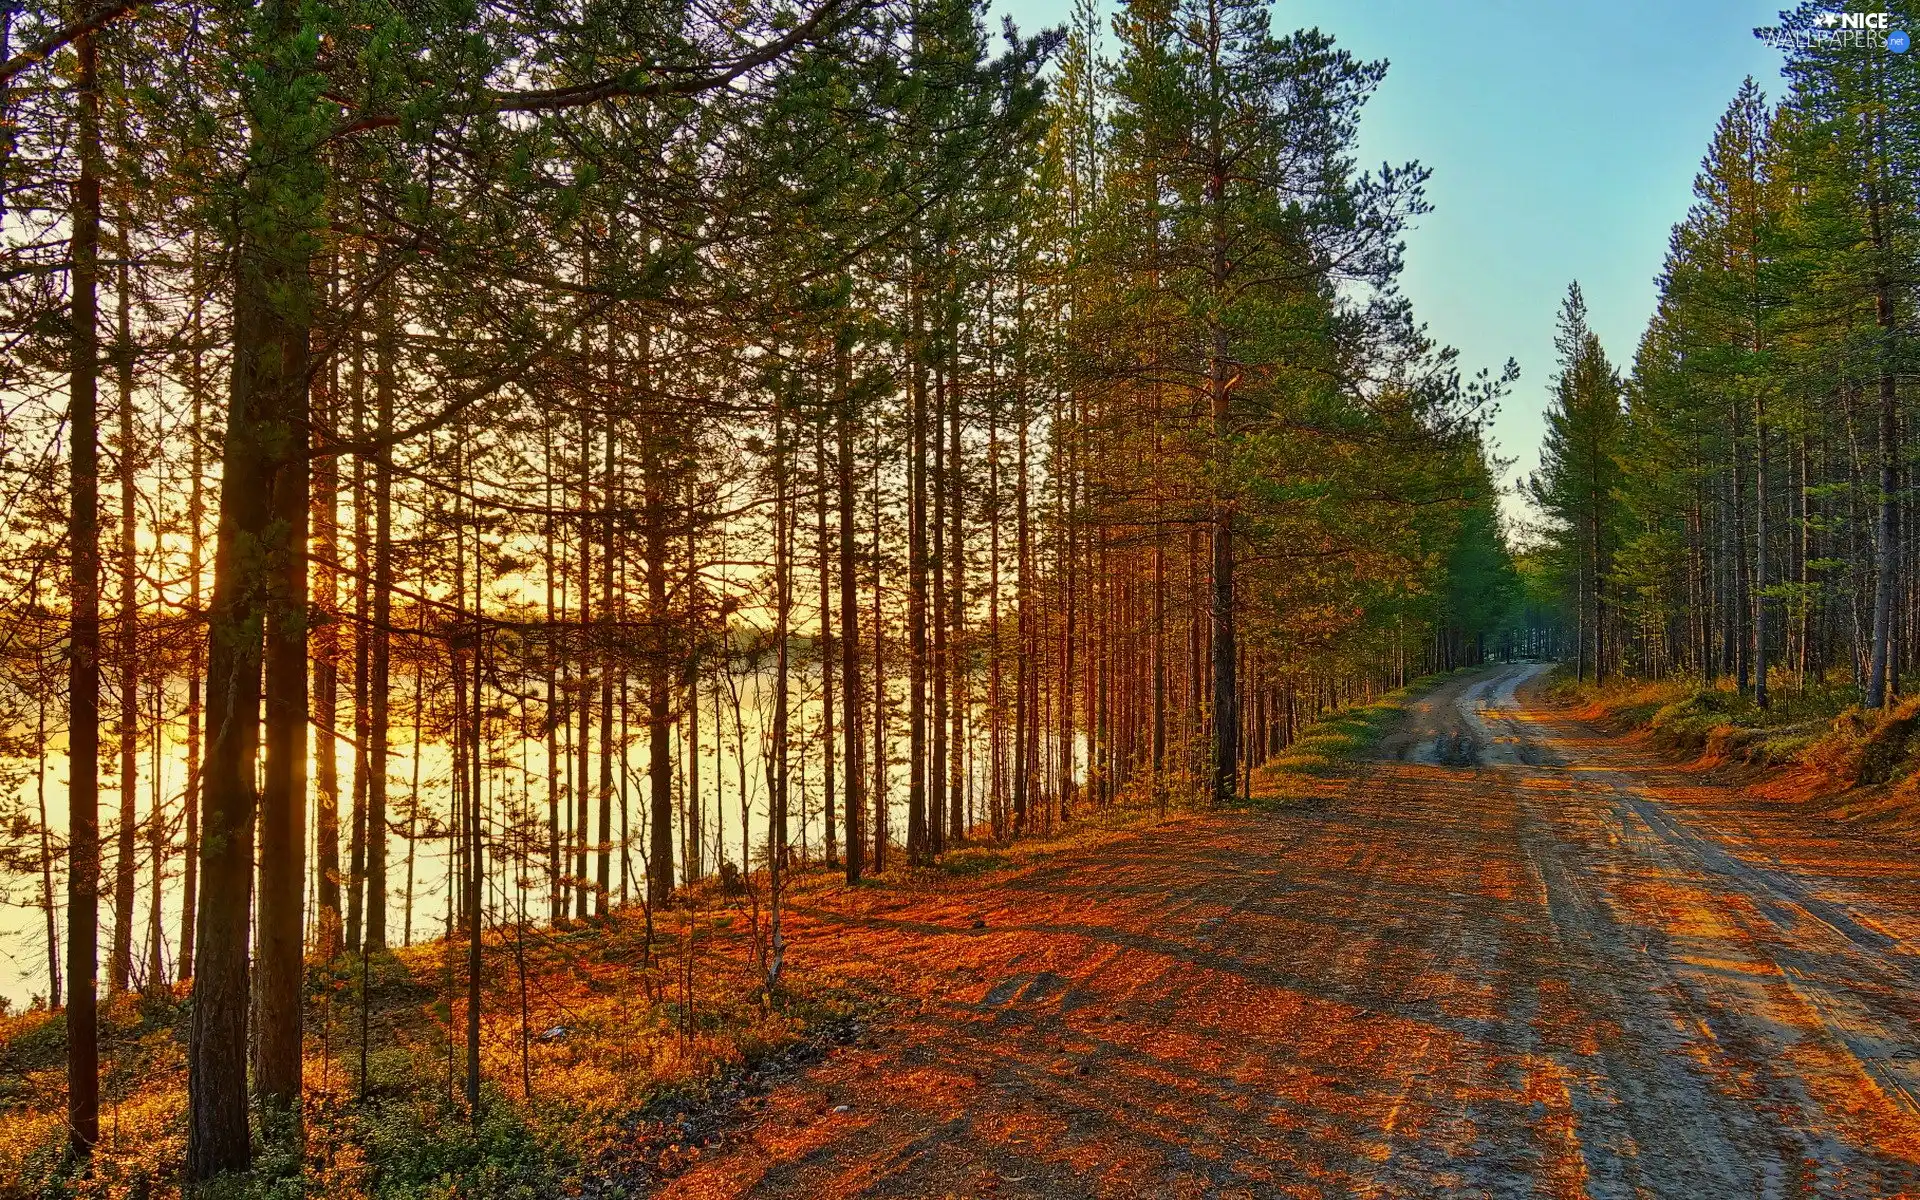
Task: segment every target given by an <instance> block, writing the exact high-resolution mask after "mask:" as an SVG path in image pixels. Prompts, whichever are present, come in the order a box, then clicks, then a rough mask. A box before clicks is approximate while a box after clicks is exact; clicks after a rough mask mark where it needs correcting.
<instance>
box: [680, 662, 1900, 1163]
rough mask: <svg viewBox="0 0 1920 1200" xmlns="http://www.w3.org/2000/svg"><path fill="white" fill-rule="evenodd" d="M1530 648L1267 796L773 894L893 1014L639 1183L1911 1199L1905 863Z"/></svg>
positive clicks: (820, 966) (796, 945)
mask: <svg viewBox="0 0 1920 1200" xmlns="http://www.w3.org/2000/svg"><path fill="white" fill-rule="evenodd" d="M1543 671H1544V668H1543V667H1538V666H1516V667H1506V668H1496V669H1491V670H1488V671H1485V672H1480V673H1475V674H1471V675H1467V676H1455V677H1453V678H1450V679H1448V680H1445V681H1443V682H1442V683H1441V684H1439V686H1437V687H1436V688H1435V689H1434V690H1433V691H1431V692H1429V693H1427V694H1426V695H1425V697H1424V698H1422V699H1421V700H1419V701H1418V702H1416V703H1413V704H1412V705H1411V706H1410V707H1409V709H1408V711H1407V714H1406V716H1405V718H1404V719H1403V720H1402V721H1401V723H1400V724H1399V725H1398V727H1397V728H1395V729H1394V730H1393V731H1391V732H1390V733H1389V734H1388V736H1387V737H1386V738H1385V739H1384V740H1383V741H1382V742H1381V743H1380V745H1379V748H1378V750H1377V751H1376V753H1375V754H1374V756H1373V757H1372V758H1371V759H1370V760H1368V761H1366V762H1364V763H1361V764H1358V765H1356V766H1354V767H1352V768H1350V769H1348V770H1345V771H1341V772H1335V773H1331V774H1328V775H1324V776H1322V777H1319V778H1318V779H1317V780H1316V782H1315V783H1314V785H1313V786H1311V787H1309V788H1306V789H1301V788H1299V787H1298V786H1297V785H1296V786H1295V787H1294V788H1293V789H1292V791H1291V792H1290V793H1289V796H1288V798H1287V800H1286V801H1285V802H1284V803H1279V804H1272V805H1265V806H1257V808H1256V810H1254V811H1245V812H1231V813H1215V814H1205V815H1191V816H1184V817H1178V818H1175V819H1172V820H1169V821H1167V822H1165V823H1161V824H1158V825H1152V826H1142V827H1137V828H1134V829H1129V830H1120V831H1117V832H1111V833H1108V834H1106V835H1104V836H1103V837H1100V838H1096V839H1092V840H1089V841H1088V842H1087V843H1086V844H1084V845H1082V846H1079V847H1077V848H1075V849H1074V850H1073V851H1072V852H1071V853H1049V854H1046V855H1043V856H1039V857H1036V858H1032V859H1027V860H1023V861H1018V862H1014V863H1011V864H1007V865H1005V867H1004V869H998V870H995V871H992V872H988V873H983V874H981V875H979V876H978V877H975V878H968V879H950V880H948V881H947V882H945V883H944V884H943V885H941V886H939V887H936V888H930V889H928V890H926V891H924V892H920V893H918V894H908V893H905V892H900V893H892V894H887V895H874V894H866V895H864V896H862V897H861V898H860V899H859V901H858V902H855V901H853V900H852V899H851V898H845V897H846V894H845V893H838V894H836V893H834V892H832V891H826V890H823V891H821V892H819V893H817V894H815V895H802V896H799V897H796V902H795V904H794V909H793V915H792V921H791V925H790V934H791V942H790V950H789V959H788V961H789V963H790V964H791V966H792V968H793V969H794V970H795V972H796V973H797V974H801V975H805V974H810V973H819V974H825V975H830V976H833V977H836V978H840V979H844V980H848V981H850V982H858V983H861V984H863V985H864V986H868V987H871V988H873V989H875V990H877V991H879V992H881V993H883V994H886V995H889V996H892V997H894V1002H893V1003H892V1004H891V1005H890V1006H889V1008H888V1010H887V1012H886V1014H885V1015H884V1016H883V1017H882V1018H881V1019H880V1020H879V1022H878V1023H877V1024H874V1025H872V1026H869V1027H868V1028H867V1029H866V1031H865V1032H863V1033H862V1034H861V1035H860V1037H859V1038H858V1039H856V1040H855V1041H854V1042H853V1043H852V1044H850V1045H847V1046H844V1047H842V1048H840V1049H837V1050H835V1051H833V1052H832V1053H831V1054H829V1055H828V1056H826V1057H825V1059H824V1060H822V1061H820V1062H819V1063H818V1064H816V1065H813V1066H809V1067H806V1068H804V1069H802V1070H800V1071H799V1072H798V1073H796V1074H794V1075H793V1076H791V1077H789V1078H787V1079H786V1080H785V1081H784V1082H782V1083H780V1084H779V1085H778V1086H776V1087H774V1088H773V1089H772V1090H771V1091H770V1092H769V1093H768V1094H766V1095H765V1096H762V1097H759V1098H757V1099H755V1100H754V1101H753V1102H751V1103H750V1104H748V1105H746V1106H744V1109H743V1111H741V1113H740V1114H739V1115H738V1116H737V1118H736V1119H735V1120H734V1121H733V1122H732V1123H731V1125H730V1126H729V1127H728V1129H727V1131H726V1132H725V1134H724V1137H723V1139H722V1140H720V1142H719V1144H717V1145H714V1146H712V1148H711V1149H710V1150H708V1151H707V1152H706V1153H704V1154H703V1155H702V1156H701V1157H700V1158H698V1159H697V1160H696V1161H694V1162H693V1163H691V1164H690V1165H689V1166H688V1168H687V1169H686V1170H685V1171H684V1172H683V1173H681V1174H679V1175H678V1177H677V1178H675V1179H673V1180H672V1181H671V1182H669V1183H667V1184H666V1185H665V1188H664V1192H663V1194H665V1195H671V1196H677V1197H720V1196H737V1195H756V1196H801V1195H805V1196H822V1197H826V1196H854V1195H859V1196H1036V1197H1038V1196H1044V1197H1061V1196H1293V1195H1303V1196H1319V1195H1329V1196H1331V1195H1356V1194H1357V1195H1402V1196H1428V1195H1438V1194H1449V1195H1473V1194H1483V1195H1518V1194H1539V1193H1544V1194H1548V1195H1558V1196H1571V1195H1582V1194H1585V1195H1594V1196H1628V1195H1659V1196H1796V1195H1858V1196H1895V1195H1920V957H1917V956H1916V954H1915V947H1916V946H1920V856H1916V855H1914V854H1913V853H1912V852H1911V851H1910V850H1909V849H1908V848H1907V847H1905V846H1901V847H1898V848H1897V849H1896V848H1893V847H1891V846H1890V845H1889V844H1888V843H1887V842H1885V841H1884V840H1881V841H1875V840H1871V839H1869V838H1868V837H1867V836H1865V835H1863V834H1862V833H1861V832H1860V831H1858V830H1855V829H1849V828H1847V827H1845V826H1843V825H1840V824H1838V823H1835V822H1832V821H1829V820H1825V819H1822V818H1821V817H1819V816H1818V815H1817V814H1815V813H1812V812H1810V811H1808V810H1807V809H1806V807H1805V806H1804V805H1800V804H1796V803H1792V802H1789V801H1784V800H1769V799H1767V798H1765V797H1762V796H1757V795H1756V794H1754V793H1753V792H1751V791H1750V790H1747V789H1743V788H1740V787H1738V786H1735V785H1731V784H1728V783H1726V782H1725V781H1723V780H1719V779H1716V778H1715V777H1713V775H1712V774H1711V773H1710V772H1709V771H1707V770H1706V769H1705V768H1704V767H1701V766H1698V765H1690V766H1680V765H1675V764H1674V763H1673V762H1671V761H1670V760H1669V759H1666V758H1664V757H1662V756H1661V755H1659V754H1657V753H1655V752H1653V751H1652V750H1651V749H1650V748H1648V747H1647V746H1646V745H1645V744H1644V743H1643V742H1642V741H1640V740H1639V739H1623V738H1620V737H1618V736H1615V735H1614V734H1611V733H1608V732H1605V731H1603V730H1601V729H1599V728H1597V727H1596V726H1594V725H1591V724H1588V723H1585V722H1583V721H1580V720H1577V719H1575V718H1574V717H1573V716H1572V715H1570V714H1569V713H1568V711H1567V710H1565V709H1563V708H1557V707H1554V706H1552V705H1550V704H1549V703H1548V702H1547V701H1546V700H1545V698H1544V697H1543V695H1542V692H1541V688H1540V675H1541V674H1542V672H1543ZM1256 790H1258V789H1256ZM1302 791H1304V792H1305V794H1301V792H1302ZM856 895H857V894H856Z"/></svg>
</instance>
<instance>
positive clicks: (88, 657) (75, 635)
mask: <svg viewBox="0 0 1920 1200" xmlns="http://www.w3.org/2000/svg"><path fill="white" fill-rule="evenodd" d="M74 57H75V60H76V66H77V69H76V71H75V76H74V90H75V101H76V105H77V124H78V131H77V135H76V137H77V140H78V142H79V157H80V175H79V178H78V179H77V180H76V181H75V183H74V189H73V193H74V194H73V238H72V247H71V252H72V256H73V274H72V290H73V303H72V322H73V323H72V328H71V332H70V334H69V341H68V350H69V354H70V355H71V362H70V364H69V369H70V372H71V374H70V381H69V387H68V409H67V429H68V436H69V437H70V438H71V444H72V450H71V454H72V465H71V470H70V472H69V475H68V485H69V491H70V496H69V499H70V502H71V507H70V509H69V512H68V524H67V540H68V544H69V546H70V547H71V554H72V565H71V567H70V571H71V576H70V578H69V594H70V604H71V606H72V611H71V619H70V626H69V631H68V635H67V637H68V652H67V663H68V676H67V685H68V696H69V702H68V703H69V714H68V731H69V732H68V735H67V757H68V782H67V796H68V812H69V814H70V815H69V818H68V824H67V988H68V996H67V1141H68V1146H69V1147H70V1149H71V1151H72V1153H73V1154H74V1155H75V1156H76V1157H84V1156H86V1155H88V1154H91V1153H92V1151H93V1144H94V1142H96V1141H98V1140H99V1137H100V1046H99V1024H98V1021H99V1015H98V1010H97V1008H96V1000H95V995H96V993H95V988H96V987H97V986H98V979H99V970H100V962H99V959H100V942H99V939H100V440H99V412H98V405H99V377H100V330H99V319H100V314H99V279H100V167H101V162H100V157H101V155H100V82H99V57H98V52H97V49H96V47H95V44H94V37H93V35H92V34H84V35H82V36H81V37H80V38H78V39H76V40H75V42H74Z"/></svg>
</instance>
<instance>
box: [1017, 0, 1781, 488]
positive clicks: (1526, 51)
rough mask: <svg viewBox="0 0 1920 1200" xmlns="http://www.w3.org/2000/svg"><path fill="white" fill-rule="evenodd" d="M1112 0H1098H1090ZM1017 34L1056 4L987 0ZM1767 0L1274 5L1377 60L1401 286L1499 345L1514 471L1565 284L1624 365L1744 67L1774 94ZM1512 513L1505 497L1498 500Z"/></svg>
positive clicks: (1456, 340) (1376, 128)
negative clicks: (1420, 211) (1422, 169)
mask: <svg viewBox="0 0 1920 1200" xmlns="http://www.w3.org/2000/svg"><path fill="white" fill-rule="evenodd" d="M1103 2H1104V3H1107V4H1109V5H1110V4H1111V3H1112V0H1103ZM996 7H997V10H998V11H1001V12H1005V13H1007V14H1009V15H1011V16H1012V17H1013V18H1014V20H1015V21H1016V22H1017V23H1018V24H1019V25H1020V26H1021V27H1022V28H1024V29H1027V30H1029V31H1031V30H1035V29H1038V28H1041V27H1043V26H1046V25H1051V24H1057V23H1060V22H1061V21H1063V20H1064V19H1065V16H1066V13H1067V10H1068V0H998V4H997V6H996ZM1781 7H1782V4H1781V3H1779V2H1778V0H1580V2H1572V0H1276V3H1275V4H1274V10H1273V11H1274V25H1275V28H1276V29H1278V30H1286V29H1294V28H1300V27H1304V26H1318V27H1319V28H1320V29H1321V30H1323V31H1325V32H1327V33H1329V34H1331V35H1333V37H1334V38H1335V40H1336V42H1337V43H1338V44H1339V45H1341V46H1342V47H1344V48H1345V49H1347V50H1348V51H1350V52H1351V53H1353V54H1355V55H1356V56H1358V57H1361V58H1366V59H1385V60H1387V61H1388V63H1389V64H1390V65H1389V68H1388V71H1387V77H1386V81H1385V82H1384V83H1383V84H1382V85H1381V87H1380V90H1379V92H1378V93H1377V94H1376V95H1375V97H1374V98H1373V100H1372V102H1371V103H1370V104H1369V105H1368V107H1367V110H1366V114H1365V117H1364V119H1363V121H1362V125H1361V132H1360V143H1359V151H1358V159H1359V162H1360V163H1361V165H1362V166H1371V165H1378V164H1379V163H1381V162H1392V163H1396V164H1397V163H1404V162H1407V161H1409V160H1418V161H1419V162H1420V163H1422V164H1423V165H1425V166H1426V167H1428V168H1429V169H1430V170H1431V171H1432V172H1433V178H1432V180H1431V182H1430V183H1429V185H1428V199H1429V200H1430V202H1431V203H1432V204H1433V207H1434V211H1433V212H1432V213H1430V214H1428V215H1427V216H1425V217H1423V218H1421V220H1420V223H1419V226H1418V227H1417V228H1416V229H1415V230H1414V231H1413V232H1412V233H1411V235H1410V236H1409V237H1408V241H1407V269H1406V273H1405V276H1404V280H1403V286H1404V290H1405V291H1406V293H1407V294H1408V296H1409V297H1411V299H1412V301H1413V305H1414V311H1415V313H1416V315H1417V316H1418V318H1419V319H1420V320H1422V321H1424V322H1425V323H1426V324H1427V326H1428V328H1429V331H1430V332H1431V334H1432V336H1433V337H1434V338H1435V339H1436V340H1437V341H1439V342H1440V343H1442V344H1444V345H1451V346H1453V347H1455V348H1457V349H1458V350H1459V351H1460V361H1461V365H1462V367H1463V368H1464V369H1465V372H1466V373H1467V374H1469V375H1470V374H1472V373H1473V372H1474V371H1477V370H1478V369H1479V368H1481V367H1487V368H1490V369H1492V370H1494V371H1496V372H1497V371H1498V370H1499V368H1500V366H1501V365H1502V364H1503V363H1505V362H1506V360H1507V359H1508V358H1513V359H1514V360H1515V361H1517V362H1518V363H1519V365H1520V373H1521V374H1520V381H1519V384H1518V386H1517V387H1516V388H1515V389H1514V391H1513V393H1512V394H1511V395H1510V396H1508V398H1507V399H1506V400H1505V401H1504V402H1503V403H1502V405H1501V412H1500V415H1499V417H1498V418H1497V420H1496V421H1495V424H1494V436H1495V441H1496V443H1497V449H1498V453H1499V454H1500V456H1501V457H1502V458H1508V459H1514V460H1517V461H1516V463H1515V465H1514V467H1513V468H1512V469H1511V470H1509V471H1508V472H1507V473H1506V482H1507V483H1508V484H1509V485H1511V484H1514V483H1517V482H1518V481H1520V480H1522V479H1524V477H1525V475H1526V473H1527V472H1528V471H1529V470H1531V469H1532V468H1533V466H1534V465H1535V463H1536V462H1537V460H1538V453H1537V451H1538V447H1539V443H1540V434H1541V429H1542V413H1543V411H1544V409H1545V406H1546V403H1547V392H1548V380H1549V377H1550V376H1551V374H1552V372H1553V329H1554V320H1555V317H1556V315H1557V313H1558V311H1559V306H1560V301H1561V298H1562V297H1563V296H1564V295H1565V294H1566V290H1567V285H1568V284H1569V283H1570V282H1572V281H1574V280H1578V281H1579V283H1580V287H1581V290H1582V291H1583V292H1584V293H1585V295H1586V299H1587V305H1588V308H1589V310H1590V318H1589V319H1590V321H1591V323H1592V325H1593V328H1594V329H1595V331H1596V332H1597V333H1598V334H1599V335H1600V338H1601V341H1602V342H1603V343H1604V344H1605V346H1606V349H1607V352H1608V354H1609V355H1610V356H1611V357H1612V358H1613V360H1614V362H1615V363H1616V364H1618V365H1619V366H1620V367H1621V368H1622V370H1623V371H1625V370H1626V369H1628V368H1630V367H1631V365H1632V361H1633V353H1634V349H1635V347H1636V346H1637V345H1638V343H1639V339H1640V334H1641V331H1642V330H1643V329H1644V328H1645V326H1646V322H1647V318H1648V317H1649V316H1650V315H1651V313H1652V310H1653V301H1654V294H1655V287H1654V278H1655V276H1656V275H1657V274H1658V273H1659V271H1660V266H1661V261H1662V259H1663V257H1664V255H1665V252H1666V246H1667V235H1668V233H1669V231H1670V230H1671V229H1672V227H1673V224H1674V222H1676V221H1678V220H1679V219H1680V218H1681V217H1682V216H1683V215H1684V214H1685V212H1686V210H1687V206H1688V204H1689V203H1690V202H1691V199H1692V188H1693V178H1694V175H1695V173H1696V172H1697V170H1698V168H1699V164H1700V158H1701V156H1702V155H1703V154H1704V153H1705V151H1706V148H1707V141H1708V138H1709V137H1710V136H1711V135H1712V133H1713V127H1714V123H1715V122H1716V121H1717V120H1718V119H1719V117H1720V114H1721V112H1722V111H1724V110H1725V108H1726V106H1727V104H1728V103H1729V102H1730V101H1731V100H1732V99H1733V94H1734V92H1735V90H1736V89H1737V88H1738V87H1739V86H1740V82H1741V80H1742V79H1744V78H1745V77H1746V76H1748V75H1752V76H1753V77H1754V78H1755V79H1756V80H1758V81H1759V82H1760V84H1761V86H1762V88H1764V89H1765V90H1766V92H1767V94H1768V96H1769V97H1772V96H1775V95H1777V94H1778V93H1779V91H1780V90H1781V81H1780V75H1779V68H1780V56H1779V54H1778V53H1777V52H1775V51H1774V50H1772V49H1771V48H1769V47H1767V46H1765V45H1763V44H1762V43H1761V42H1760V41H1759V40H1758V39H1757V38H1755V37H1754V36H1753V29H1754V27H1755V26H1758V25H1770V24H1773V23H1774V22H1775V21H1776V20H1777V17H1778V13H1779V10H1780V8H1781ZM1507 510H1508V512H1509V513H1510V514H1513V515H1515V516H1520V515H1522V514H1523V511H1524V506H1522V505H1521V504H1520V502H1519V501H1518V499H1517V498H1510V499H1509V501H1508V503H1507Z"/></svg>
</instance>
